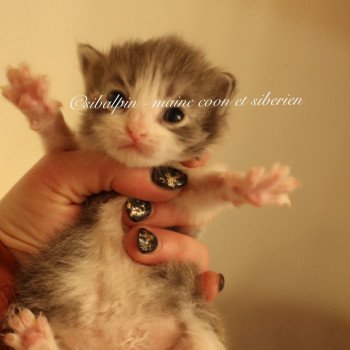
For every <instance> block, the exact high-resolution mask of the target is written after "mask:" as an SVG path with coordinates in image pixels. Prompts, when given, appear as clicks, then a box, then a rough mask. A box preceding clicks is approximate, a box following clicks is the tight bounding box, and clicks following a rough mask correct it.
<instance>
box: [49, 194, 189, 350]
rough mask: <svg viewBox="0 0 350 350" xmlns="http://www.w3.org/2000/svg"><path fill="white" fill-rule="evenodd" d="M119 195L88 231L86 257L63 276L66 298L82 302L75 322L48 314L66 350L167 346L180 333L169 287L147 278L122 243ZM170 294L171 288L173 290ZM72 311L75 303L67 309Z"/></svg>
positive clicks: (150, 349)
mask: <svg viewBox="0 0 350 350" xmlns="http://www.w3.org/2000/svg"><path fill="white" fill-rule="evenodd" d="M123 204H124V199H121V198H117V199H113V200H110V201H109V202H108V203H105V204H103V207H102V209H101V212H100V214H101V216H100V219H99V220H98V223H97V225H96V228H94V231H95V230H96V231H97V232H98V235H96V237H95V236H94V235H92V238H91V242H89V245H90V246H91V248H90V249H91V257H90V258H89V259H84V260H82V261H77V270H76V271H74V272H72V271H69V272H67V274H66V276H62V281H65V284H66V286H65V288H66V290H71V291H72V292H71V293H72V294H69V292H66V293H67V294H66V295H67V301H68V300H69V303H71V304H72V306H74V305H73V304H76V303H78V302H80V303H81V307H80V310H79V316H78V317H76V315H74V316H73V318H74V325H73V324H72V325H69V322H66V320H65V315H63V317H62V315H60V316H56V315H54V314H53V317H50V318H49V321H50V324H51V326H52V328H53V331H54V334H55V336H57V338H58V339H60V340H61V342H62V345H64V346H63V348H64V349H65V348H66V349H69V350H73V349H74V350H78V349H79V350H80V349H81V350H90V349H91V350H99V349H101V350H102V349H103V350H107V349H108V350H109V349H111V350H112V349H113V350H119V349H120V350H129V349H130V350H136V349H137V350H155V349H157V350H168V349H171V348H172V347H173V346H175V345H176V343H177V342H178V341H179V339H180V338H181V336H182V332H183V330H182V328H181V324H180V322H179V318H178V317H176V316H175V314H173V312H172V310H171V309H169V307H167V305H166V304H167V301H166V300H167V298H168V295H169V294H171V291H169V290H166V291H163V292H162V291H161V290H162V289H164V284H163V283H164V281H158V282H157V281H155V280H154V279H150V277H149V271H150V268H149V267H146V266H143V265H140V264H137V263H135V262H133V261H132V260H131V259H130V257H129V256H128V255H127V253H126V252H125V250H124V247H123V245H122V235H123V232H122V229H121V225H120V219H119V218H120V213H121V210H122V205H123ZM173 293H174V292H173ZM72 309H73V310H74V307H73V308H72Z"/></svg>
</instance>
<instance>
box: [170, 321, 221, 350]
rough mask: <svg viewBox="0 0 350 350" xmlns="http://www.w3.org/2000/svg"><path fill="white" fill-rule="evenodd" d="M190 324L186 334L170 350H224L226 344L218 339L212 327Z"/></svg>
mask: <svg viewBox="0 0 350 350" xmlns="http://www.w3.org/2000/svg"><path fill="white" fill-rule="evenodd" d="M195 322H196V323H197V324H192V325H191V329H190V330H189V332H188V334H187V335H186V336H185V337H183V338H182V339H181V340H180V342H179V343H178V344H176V346H175V347H174V348H173V349H172V350H226V349H227V348H226V346H225V345H224V344H223V343H222V342H221V341H220V340H219V338H218V336H217V334H215V333H214V331H213V330H212V329H209V328H207V327H206V328H204V327H200V325H198V320H196V321H195Z"/></svg>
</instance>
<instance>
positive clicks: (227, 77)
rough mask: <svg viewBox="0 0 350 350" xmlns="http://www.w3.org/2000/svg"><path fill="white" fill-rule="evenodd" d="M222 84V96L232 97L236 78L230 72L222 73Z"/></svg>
mask: <svg viewBox="0 0 350 350" xmlns="http://www.w3.org/2000/svg"><path fill="white" fill-rule="evenodd" d="M222 79H223V86H224V89H225V93H224V96H225V97H224V98H229V99H230V98H232V96H233V95H234V93H235V92H236V79H235V77H234V76H233V75H232V74H231V73H227V72H224V73H222Z"/></svg>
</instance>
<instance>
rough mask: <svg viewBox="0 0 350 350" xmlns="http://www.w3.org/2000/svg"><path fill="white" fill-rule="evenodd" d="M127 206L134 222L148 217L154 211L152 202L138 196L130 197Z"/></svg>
mask: <svg viewBox="0 0 350 350" xmlns="http://www.w3.org/2000/svg"><path fill="white" fill-rule="evenodd" d="M125 208H126V212H127V214H128V216H129V218H130V219H131V220H132V221H134V222H138V221H141V220H143V219H146V218H147V217H148V216H149V215H150V214H151V211H152V205H151V203H150V202H147V201H142V200H140V199H136V198H128V199H127V201H126V203H125Z"/></svg>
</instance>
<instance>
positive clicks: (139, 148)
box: [119, 142, 153, 156]
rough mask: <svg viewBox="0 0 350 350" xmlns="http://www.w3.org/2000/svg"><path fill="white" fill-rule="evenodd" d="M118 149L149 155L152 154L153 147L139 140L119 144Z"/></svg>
mask: <svg viewBox="0 0 350 350" xmlns="http://www.w3.org/2000/svg"><path fill="white" fill-rule="evenodd" d="M119 149H122V150H125V151H130V152H136V153H139V154H142V155H144V156H150V155H151V154H153V147H151V146H147V145H144V144H141V143H139V142H128V143H126V144H124V145H121V146H120V147H119Z"/></svg>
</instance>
